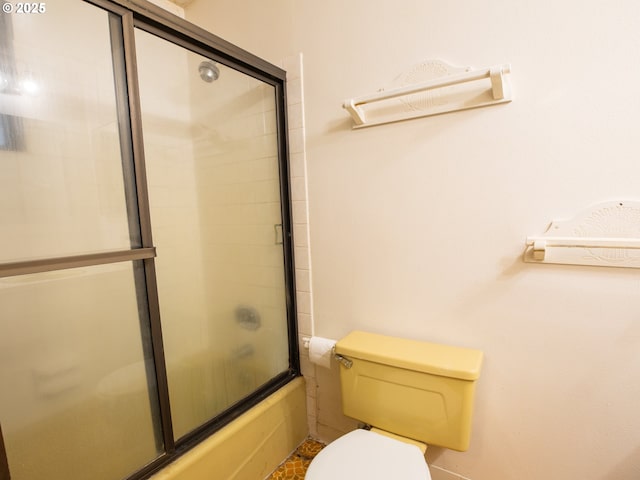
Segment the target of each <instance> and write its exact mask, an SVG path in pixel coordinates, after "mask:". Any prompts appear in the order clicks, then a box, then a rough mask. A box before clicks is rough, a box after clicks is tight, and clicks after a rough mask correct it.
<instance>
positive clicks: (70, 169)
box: [0, 0, 299, 480]
mask: <svg viewBox="0 0 640 480" xmlns="http://www.w3.org/2000/svg"><path fill="white" fill-rule="evenodd" d="M3 10H4V11H5V12H8V11H9V10H10V8H9V7H5V8H3ZM70 19H73V20H72V22H70ZM71 24H72V25H73V28H70V25H71ZM285 111H286V109H285V74H284V72H283V71H282V70H280V69H279V68H277V67H275V66H273V65H271V64H269V63H267V62H265V61H263V60H261V59H259V58H257V57H254V56H252V55H250V54H249V53H247V52H245V51H242V50H240V49H238V48H237V47H234V46H233V45H230V44H228V43H227V42H224V41H223V40H221V39H219V38H217V37H215V36H213V35H211V34H209V33H207V32H205V31H203V30H201V29H199V28H197V27H194V26H193V25H191V24H189V23H187V22H185V21H182V20H180V19H176V18H174V17H173V16H171V15H169V14H166V13H164V12H163V11H162V10H161V9H159V8H157V7H155V6H154V5H151V4H149V3H147V2H145V1H144V0H135V1H131V0H87V1H83V0H56V2H55V3H54V2H49V3H47V4H45V8H44V11H43V12H38V13H32V14H22V15H18V14H10V13H4V14H0V480H5V478H9V474H10V475H11V477H10V478H12V479H14V480H40V479H42V480H44V479H46V480H58V479H60V480H63V479H64V480H69V479H79V478H91V479H92V480H114V479H123V478H130V479H139V478H144V477H145V476H148V475H149V474H150V473H151V472H153V471H155V470H157V469H158V468H160V467H161V466H162V465H165V464H166V463H167V462H169V461H171V460H172V459H173V458H175V457H176V456H178V455H179V454H180V453H182V452H184V451H185V450H187V449H188V448H190V447H191V446H193V445H195V444H196V443H197V442H199V441H200V440H202V439H203V438H205V437H206V436H208V435H209V434H211V433H212V432H214V431H215V430H216V429H218V428H220V427H221V426H223V425H225V424H226V423H228V422H229V421H230V420H232V419H233V418H235V417H237V416H238V415H239V414H240V413H242V412H243V411H246V410H247V409H248V408H249V407H251V406H252V405H254V404H255V403H257V402H259V401H260V400H261V399H263V398H264V397H265V396H266V395H268V394H269V393H271V392H273V391H275V390H276V389H278V388H280V387H281V386H282V385H284V384H285V383H287V382H288V381H290V380H291V379H293V378H294V377H296V376H297V375H299V367H298V353H297V347H296V344H297V342H296V341H295V339H296V329H295V304H294V302H295V296H294V292H293V271H294V269H293V258H292V245H291V234H290V232H291V228H290V207H289V186H288V180H287V179H288V173H287V161H286V158H287V142H286V118H285Z"/></svg>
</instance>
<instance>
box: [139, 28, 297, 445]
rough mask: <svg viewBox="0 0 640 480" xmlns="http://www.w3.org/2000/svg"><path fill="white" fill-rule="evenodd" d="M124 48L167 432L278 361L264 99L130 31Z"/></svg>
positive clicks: (275, 193)
mask: <svg viewBox="0 0 640 480" xmlns="http://www.w3.org/2000/svg"><path fill="white" fill-rule="evenodd" d="M136 49H137V64H138V77H139V82H140V97H141V107H142V108H141V110H142V125H143V132H144V148H145V162H146V171H147V180H148V188H149V202H150V206H151V223H152V226H153V239H154V244H155V246H156V247H157V249H158V258H157V261H156V269H157V276H158V291H159V298H160V317H161V320H162V330H163V338H164V345H165V355H166V358H167V366H168V381H169V394H170V399H171V405H172V418H173V429H174V434H175V436H176V437H177V438H179V437H181V436H182V435H184V434H186V433H188V432H189V431H191V430H193V429H194V428H196V427H198V426H199V425H201V424H202V423H204V422H206V421H208V420H210V419H211V418H213V417H214V416H215V415H217V414H219V413H220V412H222V411H224V410H225V409H227V408H229V407H230V406H231V405H233V404H235V403H236V402H238V401H240V400H241V399H242V398H243V397H245V396H246V395H248V394H250V393H251V392H253V391H254V390H255V389H256V388H258V387H259V386H261V385H263V384H264V383H266V382H267V381H268V380H269V379H271V378H273V377H275V376H276V375H278V374H280V373H282V372H284V371H286V370H287V369H288V368H289V352H288V347H287V345H288V331H287V310H286V293H285V292H286V290H285V277H284V258H283V246H282V238H281V231H280V228H281V224H282V213H281V212H282V207H281V202H280V180H279V163H278V137H277V123H276V95H275V88H274V86H272V85H269V84H267V83H264V82H263V81H260V80H258V79H256V78H253V77H251V76H249V75H246V74H244V73H241V72H238V71H236V70H234V69H232V68H229V67H226V66H224V65H222V64H220V63H217V62H214V61H212V60H210V59H208V58H206V57H203V56H201V55H198V54H196V53H193V52H190V51H188V50H186V49H184V48H182V47H180V46H177V45H175V44H172V43H169V42H168V41H166V40H164V39H161V38H159V37H156V36H153V35H151V34H149V33H146V32H144V31H141V30H136ZM168 65H171V68H167V66H168Z"/></svg>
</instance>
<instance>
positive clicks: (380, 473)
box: [305, 430, 431, 480]
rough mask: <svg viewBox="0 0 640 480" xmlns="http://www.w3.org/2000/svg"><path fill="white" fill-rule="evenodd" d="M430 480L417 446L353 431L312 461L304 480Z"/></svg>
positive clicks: (361, 431) (427, 469)
mask: <svg viewBox="0 0 640 480" xmlns="http://www.w3.org/2000/svg"><path fill="white" fill-rule="evenodd" d="M390 478H399V479H403V480H431V474H430V473H429V467H427V462H426V461H425V459H424V456H423V455H422V452H421V451H420V449H419V448H418V447H417V446H415V445H410V444H408V443H403V442H401V441H399V440H394V439H392V438H389V437H386V436H384V435H380V434H378V433H374V432H370V431H368V430H354V431H353V432H349V433H347V434H346V435H343V436H342V437H340V438H338V439H337V440H336V441H334V442H332V443H330V444H329V445H327V446H326V447H325V448H324V449H322V450H321V451H320V453H318V455H317V456H316V457H315V458H314V459H313V461H312V462H311V465H309V469H308V470H307V475H306V476H305V480H354V479H362V480H389V479H390Z"/></svg>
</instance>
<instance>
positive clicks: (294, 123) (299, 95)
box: [282, 53, 317, 435]
mask: <svg viewBox="0 0 640 480" xmlns="http://www.w3.org/2000/svg"><path fill="white" fill-rule="evenodd" d="M282 67H283V68H284V69H285V70H286V71H287V102H288V108H287V110H288V111H287V113H288V122H289V148H290V167H291V168H290V172H289V175H290V182H291V200H292V208H293V240H294V246H295V260H296V298H297V309H298V311H297V314H298V335H299V346H300V367H301V369H302V374H303V375H304V377H305V380H306V386H307V416H308V424H309V431H310V433H311V435H317V400H316V379H315V377H316V370H315V365H313V364H312V363H311V362H310V361H309V355H308V351H307V350H306V349H305V348H304V344H303V341H302V338H303V337H309V336H311V335H313V334H314V326H313V289H312V281H311V244H310V242H309V204H308V192H307V159H306V141H305V124H304V69H303V56H302V54H301V53H300V54H297V55H292V56H290V57H287V58H285V59H283V61H282Z"/></svg>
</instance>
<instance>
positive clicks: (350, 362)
mask: <svg viewBox="0 0 640 480" xmlns="http://www.w3.org/2000/svg"><path fill="white" fill-rule="evenodd" d="M310 340H311V338H310V337H302V345H303V346H304V348H305V349H307V350H309V341H310ZM331 356H332V357H333V359H334V360H336V361H337V362H340V363H341V364H342V365H344V366H345V368H351V367H352V366H353V360H350V359H348V358H347V357H345V356H343V355H340V354H339V353H336V346H335V345H334V346H333V348H332V349H331Z"/></svg>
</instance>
